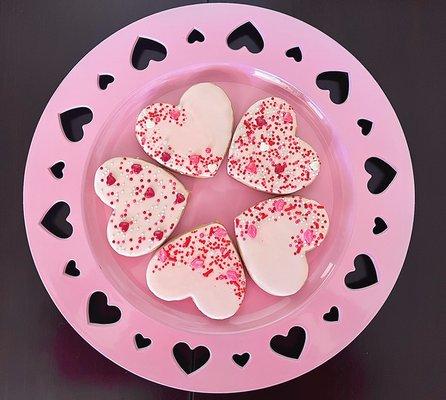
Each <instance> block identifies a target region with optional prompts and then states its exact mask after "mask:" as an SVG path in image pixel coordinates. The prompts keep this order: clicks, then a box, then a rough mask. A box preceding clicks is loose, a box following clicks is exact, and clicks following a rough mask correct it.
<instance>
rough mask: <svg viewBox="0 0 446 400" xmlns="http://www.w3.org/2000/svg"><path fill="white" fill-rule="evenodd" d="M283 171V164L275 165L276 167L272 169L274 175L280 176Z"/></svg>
mask: <svg viewBox="0 0 446 400" xmlns="http://www.w3.org/2000/svg"><path fill="white" fill-rule="evenodd" d="M283 171H285V164H277V165H276V166H275V167H274V172H275V173H276V174H281V173H282V172H283Z"/></svg>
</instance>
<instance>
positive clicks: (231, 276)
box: [226, 269, 238, 281]
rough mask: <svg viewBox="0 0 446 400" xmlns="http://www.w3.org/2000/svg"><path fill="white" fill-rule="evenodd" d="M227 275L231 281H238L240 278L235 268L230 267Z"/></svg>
mask: <svg viewBox="0 0 446 400" xmlns="http://www.w3.org/2000/svg"><path fill="white" fill-rule="evenodd" d="M226 276H227V277H228V279H229V280H230V281H236V280H237V279H238V274H237V272H236V271H234V270H233V269H230V270H229V271H228V272H226Z"/></svg>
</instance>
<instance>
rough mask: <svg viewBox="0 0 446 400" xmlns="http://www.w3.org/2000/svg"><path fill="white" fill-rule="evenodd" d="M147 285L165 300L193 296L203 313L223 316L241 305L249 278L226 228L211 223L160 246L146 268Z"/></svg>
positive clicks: (219, 317) (217, 316)
mask: <svg viewBox="0 0 446 400" xmlns="http://www.w3.org/2000/svg"><path fill="white" fill-rule="evenodd" d="M147 286H148V287H149V289H150V290H151V291H152V292H153V293H154V294H155V296H158V297H159V298H161V299H163V300H169V301H170V300H183V299H185V298H187V297H192V299H193V301H194V302H195V305H196V306H197V307H198V309H199V310H200V311H201V312H202V313H203V314H205V315H207V316H208V317H210V318H214V319H224V318H229V317H230V316H232V315H234V314H235V312H236V311H237V310H238V308H239V307H240V304H241V302H242V301H243V298H244V296H245V289H246V280H245V273H244V271H243V266H242V263H241V261H240V258H239V255H238V254H237V251H236V250H235V248H234V245H233V244H232V242H231V239H230V237H229V235H228V233H227V231H226V229H225V228H224V227H223V226H222V225H220V224H217V223H212V224H209V225H206V226H202V227H200V228H197V229H194V230H192V231H190V232H188V233H185V234H184V235H182V236H180V237H178V238H176V239H174V240H172V241H171V242H169V243H167V244H166V245H164V246H163V247H162V248H160V249H159V250H158V251H157V252H156V253H155V254H154V256H153V258H152V259H151V260H150V262H149V265H148V267H147Z"/></svg>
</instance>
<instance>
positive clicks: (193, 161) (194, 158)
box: [189, 154, 200, 165]
mask: <svg viewBox="0 0 446 400" xmlns="http://www.w3.org/2000/svg"><path fill="white" fill-rule="evenodd" d="M189 160H190V163H191V164H192V165H197V164H198V163H199V162H200V156H199V155H198V154H192V155H191V156H189Z"/></svg>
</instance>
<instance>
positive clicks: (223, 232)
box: [214, 227, 228, 238]
mask: <svg viewBox="0 0 446 400" xmlns="http://www.w3.org/2000/svg"><path fill="white" fill-rule="evenodd" d="M227 234H228V232H226V229H225V228H222V227H218V228H217V229H216V230H215V231H214V235H215V237H218V238H222V237H225V236H226V235H227Z"/></svg>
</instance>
